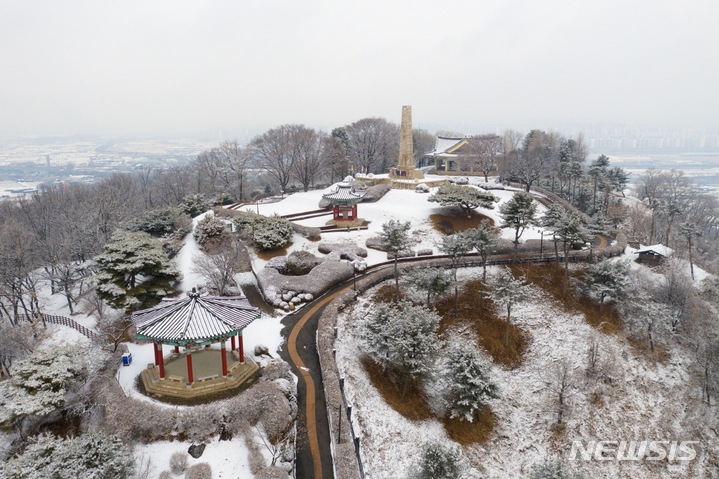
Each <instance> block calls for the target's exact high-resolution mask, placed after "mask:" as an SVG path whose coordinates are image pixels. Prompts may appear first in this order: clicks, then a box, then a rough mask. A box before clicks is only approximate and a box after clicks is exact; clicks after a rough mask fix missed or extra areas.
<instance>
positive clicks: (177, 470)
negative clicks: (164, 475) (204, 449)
mask: <svg viewBox="0 0 719 479" xmlns="http://www.w3.org/2000/svg"><path fill="white" fill-rule="evenodd" d="M185 469H187V454H186V453H184V452H180V451H178V452H174V453H172V456H170V471H171V472H172V473H173V474H174V475H176V476H179V475H180V474H182V473H183V472H185Z"/></svg>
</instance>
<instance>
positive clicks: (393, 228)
mask: <svg viewBox="0 0 719 479" xmlns="http://www.w3.org/2000/svg"><path fill="white" fill-rule="evenodd" d="M411 227H412V225H411V224H410V222H409V221H404V222H402V221H395V220H389V221H388V222H386V223H383V224H382V231H380V233H379V239H380V245H381V247H382V249H383V250H384V251H387V253H388V254H389V255H393V256H394V285H395V299H396V300H397V301H399V266H398V259H399V254H400V253H401V252H403V251H406V250H408V249H410V248H411V247H412V246H413V245H414V243H415V242H414V240H413V239H412V238H411V237H410V236H409V230H410V228H411Z"/></svg>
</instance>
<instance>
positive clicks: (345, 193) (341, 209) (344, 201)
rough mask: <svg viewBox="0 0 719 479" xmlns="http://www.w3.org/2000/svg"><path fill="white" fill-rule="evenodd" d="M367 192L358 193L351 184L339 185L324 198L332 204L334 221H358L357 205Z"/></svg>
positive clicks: (323, 196)
mask: <svg viewBox="0 0 719 479" xmlns="http://www.w3.org/2000/svg"><path fill="white" fill-rule="evenodd" d="M366 193H367V192H366V191H357V190H355V189H354V187H353V186H352V185H350V184H349V183H337V188H336V189H335V190H334V191H332V192H331V193H326V194H324V195H322V198H324V199H325V200H327V201H329V202H330V203H331V204H332V219H333V221H355V220H357V203H359V202H360V201H362V198H364V195H365V194H366Z"/></svg>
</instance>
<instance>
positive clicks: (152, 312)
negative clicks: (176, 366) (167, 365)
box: [132, 293, 259, 344]
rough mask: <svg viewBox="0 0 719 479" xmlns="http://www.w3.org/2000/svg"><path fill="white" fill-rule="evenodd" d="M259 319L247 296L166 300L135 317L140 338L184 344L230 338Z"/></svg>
mask: <svg viewBox="0 0 719 479" xmlns="http://www.w3.org/2000/svg"><path fill="white" fill-rule="evenodd" d="M258 317H259V310H258V309H257V308H255V307H253V306H251V305H250V302H249V301H248V300H247V298H245V297H244V296H230V297H221V296H200V295H199V294H197V293H190V295H189V296H188V297H187V298H179V299H176V298H172V299H164V300H162V301H161V302H160V304H158V305H157V306H155V307H154V308H149V309H144V310H142V311H137V312H135V313H133V314H132V322H133V323H135V327H136V328H137V335H138V337H141V338H145V339H151V340H154V341H160V342H169V343H177V344H185V343H190V342H200V341H205V340H213V339H219V338H223V337H229V336H232V335H233V334H236V333H238V332H239V331H241V330H242V329H244V328H245V327H247V326H248V325H249V324H250V323H251V322H252V321H254V320H255V319H257V318H258Z"/></svg>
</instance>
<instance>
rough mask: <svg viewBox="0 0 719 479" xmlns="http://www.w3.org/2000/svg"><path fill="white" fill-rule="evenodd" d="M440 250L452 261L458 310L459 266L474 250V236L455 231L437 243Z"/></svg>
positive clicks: (455, 303)
mask: <svg viewBox="0 0 719 479" xmlns="http://www.w3.org/2000/svg"><path fill="white" fill-rule="evenodd" d="M437 248H439V250H440V251H441V252H442V253H444V254H446V255H447V256H449V259H450V260H451V261H452V280H453V282H454V309H455V312H456V311H457V303H458V301H459V283H458V281H457V268H458V267H459V263H460V262H461V261H462V258H464V257H465V256H466V255H467V254H468V253H469V252H470V251H472V248H473V243H472V237H471V236H470V235H469V234H467V233H466V232H460V233H455V234H453V235H447V236H443V237H442V241H441V242H440V243H439V244H438V245H437Z"/></svg>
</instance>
